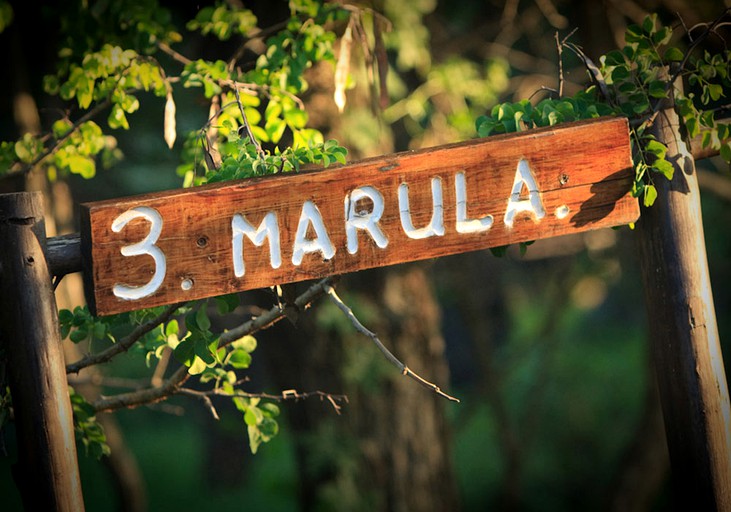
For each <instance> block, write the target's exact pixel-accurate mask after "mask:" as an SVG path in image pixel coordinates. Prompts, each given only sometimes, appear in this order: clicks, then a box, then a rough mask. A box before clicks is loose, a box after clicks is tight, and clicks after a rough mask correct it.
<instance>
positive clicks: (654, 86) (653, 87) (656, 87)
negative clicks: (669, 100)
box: [648, 80, 667, 98]
mask: <svg viewBox="0 0 731 512" xmlns="http://www.w3.org/2000/svg"><path fill="white" fill-rule="evenodd" d="M648 93H649V95H650V96H652V97H653V98H666V97H667V91H666V90H665V82H663V81H662V80H653V81H652V82H650V87H649V88H648Z"/></svg>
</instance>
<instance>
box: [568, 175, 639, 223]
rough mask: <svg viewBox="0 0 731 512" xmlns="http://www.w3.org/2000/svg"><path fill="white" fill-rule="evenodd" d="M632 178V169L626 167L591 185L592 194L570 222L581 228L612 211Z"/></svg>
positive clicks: (625, 191)
mask: <svg viewBox="0 0 731 512" xmlns="http://www.w3.org/2000/svg"><path fill="white" fill-rule="evenodd" d="M632 178H633V172H632V169H630V168H627V169H623V170H621V171H618V172H615V173H614V174H610V175H609V176H607V177H606V178H605V179H603V180H602V181H600V182H598V183H594V184H593V185H592V186H591V193H592V196H591V197H590V198H589V199H587V200H586V201H584V202H583V203H582V204H581V207H580V208H579V211H578V212H577V213H576V215H574V216H573V217H572V218H571V223H572V224H573V225H574V226H576V227H577V228H581V227H584V226H586V225H588V224H592V223H596V222H598V221H600V220H601V219H603V218H604V217H606V216H608V215H609V214H610V213H612V212H613V211H614V208H615V205H616V203H617V201H619V200H620V199H622V198H624V197H625V196H626V195H627V193H628V192H629V190H630V189H631V188H632Z"/></svg>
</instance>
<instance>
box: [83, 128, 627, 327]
mask: <svg viewBox="0 0 731 512" xmlns="http://www.w3.org/2000/svg"><path fill="white" fill-rule="evenodd" d="M521 160H525V161H527V162H528V164H529V166H530V169H531V173H532V175H533V177H534V178H535V182H536V185H537V187H538V190H539V191H540V192H539V196H540V200H541V203H542V206H543V208H544V209H545V212H546V213H545V216H544V217H543V218H542V219H540V220H537V219H536V216H535V215H533V214H531V213H522V214H518V215H517V216H516V218H515V222H514V224H513V225H512V227H508V226H507V225H506V224H505V222H504V221H503V219H504V216H505V212H506V209H508V200H509V198H510V196H511V191H512V189H513V185H514V180H515V177H516V170H517V167H518V162H520V161H521ZM460 172H461V173H464V176H465V180H466V186H465V190H466V194H467V215H468V218H469V219H475V218H481V217H484V216H486V215H492V217H493V221H494V222H493V225H492V227H491V228H490V229H489V230H487V231H483V232H480V233H467V234H464V233H458V232H457V230H456V222H457V198H456V187H455V175H456V174H457V173H460ZM435 177H438V178H440V179H441V188H442V193H443V216H444V234H443V235H442V236H431V237H428V238H423V239H413V238H409V237H408V236H407V235H406V233H405V230H404V228H403V227H402V221H401V218H400V214H399V199H398V188H399V186H400V185H401V184H403V183H406V184H407V185H408V191H409V203H410V204H409V211H410V214H411V219H412V221H413V225H414V226H415V227H416V228H421V227H424V226H426V225H428V224H429V222H430V220H431V218H432V214H433V210H434V209H433V206H432V201H433V198H432V187H431V180H432V178H435ZM632 180H633V171H632V167H631V159H630V145H629V136H628V130H627V123H626V120H624V119H600V120H595V121H588V122H580V123H571V124H565V125H561V126H560V127H553V128H546V129H539V130H532V131H529V132H524V133H521V134H517V135H510V136H498V137H490V138H486V139H477V140H473V141H468V142H464V143H458V144H452V145H448V146H442V147H437V148H431V149H426V150H421V151H414V152H407V153H398V154H393V155H387V156H383V157H378V158H372V159H368V160H364V161H361V162H357V163H353V164H350V165H347V166H344V167H338V168H333V167H331V168H328V169H325V170H318V171H310V172H301V173H298V174H286V175H277V176H272V177H266V178H253V179H248V180H242V181H237V182H228V183H226V184H222V185H221V184H217V185H208V186H203V187H199V188H196V189H187V190H175V191H169V192H162V193H155V194H148V195H143V196H137V197H128V198H122V199H118V200H108V201H102V202H95V203H87V204H84V205H82V231H81V237H82V259H83V262H84V274H85V280H86V285H87V286H86V288H87V297H88V299H89V303H90V306H91V307H92V309H94V310H95V311H96V312H97V313H98V314H103V315H104V314H112V313H118V312H122V311H128V310H133V309H139V308H143V307H151V306H158V305H162V304H167V303H172V302H178V301H181V300H188V299H198V298H204V297H209V296H214V295H221V294H226V293H231V292H235V291H241V290H248V289H253V288H261V287H266V286H272V285H274V284H282V283H288V282H295V281H302V280H307V279H313V278H320V277H323V276H327V275H333V274H342V273H347V272H354V271H357V270H362V269H366V268H373V267H380V266H386V265H393V264H398V263H403V262H407V261H415V260H421V259H428V258H436V257H440V256H445V255H449V254H456V253H460V252H467V251H473V250H479V249H485V248H489V247H495V246H502V245H507V244H513V243H517V242H524V241H530V240H536V239H540V238H548V237H553V236H558V235H564V234H568V233H574V232H579V231H585V230H589V229H597V228H603V227H609V226H617V225H622V224H627V223H630V222H634V221H635V220H636V219H637V218H638V216H639V209H638V205H637V201H636V200H635V199H633V198H631V197H630V196H629V195H628V193H627V192H628V191H629V189H630V187H631V183H632ZM366 186H367V187H373V188H375V189H377V190H378V191H379V192H380V194H382V196H383V203H384V209H383V214H382V215H381V216H380V219H379V222H378V226H379V227H380V228H381V230H382V231H383V233H384V234H385V236H386V238H387V239H388V245H387V246H386V247H385V248H379V247H378V246H377V245H376V243H375V242H374V241H373V238H372V237H371V236H370V234H369V233H368V232H367V231H365V230H358V251H357V252H356V253H355V254H350V253H349V252H348V250H347V235H346V223H345V217H346V213H345V212H346V209H347V198H348V196H349V194H350V193H351V192H352V191H353V190H354V189H356V188H359V187H366ZM521 194H522V195H521V200H522V199H526V198H527V190H523V191H522V192H521ZM305 201H312V202H314V204H315V205H316V206H317V209H318V210H319V213H320V214H321V216H322V219H323V222H324V226H325V227H326V230H327V234H328V236H329V238H330V240H331V242H332V246H333V248H334V249H335V254H334V255H333V256H332V257H330V258H324V257H323V254H322V253H321V252H313V253H309V254H305V255H304V258H303V260H302V262H301V264H299V265H295V264H293V262H292V251H293V245H294V240H295V236H296V230H297V226H298V222H299V219H300V216H301V214H302V209H303V203H304V202H305ZM140 206H145V207H149V208H153V209H154V210H156V211H157V212H158V213H159V214H160V216H161V217H162V219H163V226H162V230H161V233H160V235H159V239H158V240H157V242H156V243H155V245H156V246H157V247H159V249H160V251H162V253H164V255H165V259H166V273H165V278H164V280H163V282H162V284H161V285H160V286H159V288H158V289H157V290H156V291H155V293H153V294H152V295H149V296H147V297H144V298H142V299H138V300H124V299H121V298H119V297H117V296H115V294H114V293H113V287H114V286H115V284H125V285H127V286H142V285H144V284H145V283H147V282H149V281H150V279H151V278H152V276H153V274H154V272H155V268H156V266H155V262H154V260H153V258H152V257H151V256H149V255H140V256H124V255H122V254H121V252H120V251H121V249H122V247H124V246H128V245H131V244H135V243H138V242H140V241H142V240H143V239H144V238H145V237H146V236H147V235H148V233H149V231H150V226H151V224H150V222H148V221H146V220H144V219H135V220H132V221H130V222H129V223H128V224H127V225H126V226H125V227H124V228H123V229H122V230H121V231H120V232H117V233H115V232H113V231H112V229H111V225H112V223H113V221H114V220H115V219H116V218H117V217H118V216H119V215H121V214H123V213H124V212H125V211H127V210H130V209H132V208H135V207H140ZM562 206H566V207H568V214H567V215H565V216H564V217H563V218H559V216H557V215H556V212H557V211H559V208H560V207H562ZM372 207H373V205H372V203H371V202H370V201H369V200H367V199H366V200H361V201H360V202H359V203H358V209H362V210H364V211H366V212H368V211H371V210H372ZM268 212H275V213H276V215H277V219H278V225H279V230H280V240H281V259H282V264H281V266H280V267H279V268H272V265H271V263H270V253H269V244H268V242H264V243H263V245H261V246H260V247H257V246H255V245H254V244H253V243H251V242H250V241H249V239H248V238H246V237H244V242H243V244H244V249H243V253H244V262H245V274H244V275H243V276H242V277H236V275H235V274H234V266H233V258H234V254H233V249H232V236H233V234H232V233H233V232H232V218H233V216H234V215H235V214H243V215H245V217H246V219H247V220H248V222H249V223H250V224H251V225H252V226H253V227H255V228H256V227H258V226H259V224H260V222H261V221H262V219H263V218H264V216H265V215H266V214H267V213H268ZM306 238H307V239H310V240H311V239H314V238H316V235H315V233H314V231H313V228H312V226H310V227H309V230H308V233H307V235H306ZM184 282H186V283H187V284H192V287H190V289H189V290H183V288H182V287H181V285H182V284H183V283H184Z"/></svg>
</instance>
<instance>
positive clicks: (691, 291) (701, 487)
mask: <svg viewBox="0 0 731 512" xmlns="http://www.w3.org/2000/svg"><path fill="white" fill-rule="evenodd" d="M653 130H654V135H655V136H656V137H657V139H658V140H660V141H661V142H663V143H665V144H666V145H667V146H668V153H667V158H668V160H670V161H671V162H673V164H674V167H675V174H674V176H673V179H672V180H671V181H668V180H666V179H665V178H663V177H661V176H658V177H656V178H655V186H656V187H657V190H658V197H657V200H656V201H655V204H654V205H653V206H652V207H651V208H645V209H644V211H643V212H642V216H641V217H640V220H639V222H638V224H637V225H638V235H639V249H640V258H641V263H642V275H643V281H644V288H645V302H646V304H647V312H648V317H649V328H650V338H651V343H652V352H653V359H654V363H655V368H656V373H657V379H658V384H659V388H660V396H661V401H662V407H663V415H664V418H665V430H666V432H667V441H668V448H669V452H670V459H671V463H672V471H673V489H674V491H675V492H676V494H677V496H676V498H677V500H678V507H677V510H724V511H729V510H731V423H730V418H731V413H730V412H729V395H728V387H727V384H726V375H725V371H724V367H723V359H722V356H721V348H720V343H719V335H718V327H717V324H716V314H715V310H714V305H713V295H712V293H711V283H710V277H709V273H708V262H707V258H706V249H705V240H704V235H703V223H702V219H701V205H700V195H699V190H698V180H697V176H696V172H695V162H694V160H693V157H692V155H691V154H690V153H689V151H688V148H687V147H686V145H685V143H684V142H683V141H682V139H681V137H680V135H679V134H680V130H679V121H678V117H677V115H676V114H675V112H674V111H673V110H672V109H667V110H665V111H662V112H661V113H660V115H659V116H658V119H657V120H656V121H655V124H654V127H653Z"/></svg>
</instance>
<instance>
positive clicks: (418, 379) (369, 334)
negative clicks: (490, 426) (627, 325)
mask: <svg viewBox="0 0 731 512" xmlns="http://www.w3.org/2000/svg"><path fill="white" fill-rule="evenodd" d="M325 292H326V293H327V294H328V296H329V297H330V300H332V301H333V303H334V304H335V305H336V306H337V307H338V309H340V310H341V311H342V312H343V313H345V315H346V316H347V317H348V320H350V322H351V323H352V324H353V326H354V327H355V329H356V330H357V331H358V332H360V333H361V334H364V335H366V336H367V337H369V338H370V339H371V341H372V342H373V343H374V344H375V345H376V347H378V350H380V351H381V353H382V354H383V355H384V356H385V358H386V359H387V360H388V362H390V363H391V364H393V365H394V366H395V367H396V368H398V369H399V371H400V372H401V374H402V375H406V376H408V377H411V378H412V379H414V380H415V381H416V382H418V383H419V384H421V385H422V386H424V387H425V388H427V389H431V390H432V391H434V392H435V393H436V394H437V395H439V396H441V397H444V398H446V399H447V400H451V401H452V402H459V399H458V398H455V397H453V396H451V395H448V394H447V393H445V392H444V391H442V390H441V389H440V388H439V386H437V385H436V384H433V383H431V382H429V381H428V380H426V379H424V378H422V377H421V376H420V375H418V374H417V373H415V372H413V371H412V370H411V369H410V368H409V367H408V366H406V365H405V364H404V363H402V362H401V361H399V360H398V359H397V358H396V356H394V355H393V354H392V353H391V351H390V350H388V349H387V348H386V347H385V345H384V344H383V343H382V342H381V340H379V339H378V336H376V335H375V333H373V332H371V331H370V330H368V329H367V328H366V327H365V326H364V325H363V324H362V323H360V321H359V320H358V318H357V317H356V316H355V315H354V314H353V310H351V309H350V308H349V307H348V306H347V304H345V303H344V302H343V301H342V299H341V298H340V297H339V296H338V294H337V293H335V289H334V288H333V287H332V286H330V285H326V286H325Z"/></svg>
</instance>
